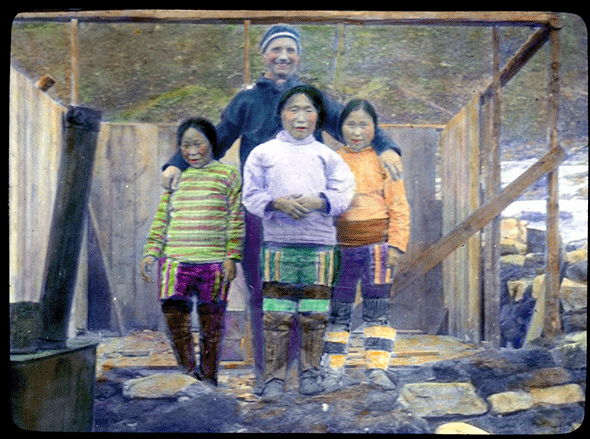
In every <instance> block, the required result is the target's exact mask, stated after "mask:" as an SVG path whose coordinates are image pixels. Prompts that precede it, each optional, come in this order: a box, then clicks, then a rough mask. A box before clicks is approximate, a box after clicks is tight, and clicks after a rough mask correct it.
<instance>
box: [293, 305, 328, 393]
mask: <svg viewBox="0 0 590 439" xmlns="http://www.w3.org/2000/svg"><path fill="white" fill-rule="evenodd" d="M327 324H328V316H327V315H326V314H324V313H309V314H299V327H300V328H301V353H300V358H299V392H300V393H303V394H305V395H315V394H317V393H320V392H323V391H324V388H323V386H322V377H321V373H320V372H321V371H320V360H321V358H322V353H323V350H324V336H325V334H326V326H327Z"/></svg>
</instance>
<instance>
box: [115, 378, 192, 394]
mask: <svg viewBox="0 0 590 439" xmlns="http://www.w3.org/2000/svg"><path fill="white" fill-rule="evenodd" d="M198 382H199V381H198V380H197V379H196V378H193V377H191V376H189V375H185V374H181V373H174V374H164V373H157V374H154V375H150V376H147V377H144V378H137V379H132V380H128V381H126V382H125V383H124V384H123V396H125V397H127V398H169V397H171V396H173V395H175V394H177V393H179V392H181V391H183V390H185V389H186V388H187V387H188V386H190V385H191V384H195V383H198Z"/></svg>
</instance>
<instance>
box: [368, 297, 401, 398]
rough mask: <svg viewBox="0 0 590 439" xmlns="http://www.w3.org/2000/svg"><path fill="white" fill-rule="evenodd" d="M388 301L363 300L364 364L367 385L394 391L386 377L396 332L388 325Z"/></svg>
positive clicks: (391, 382)
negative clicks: (367, 380)
mask: <svg viewBox="0 0 590 439" xmlns="http://www.w3.org/2000/svg"><path fill="white" fill-rule="evenodd" d="M390 303H391V301H390V299H389V298H382V299H363V320H364V321H365V328H364V349H365V362H366V363H365V364H366V368H367V377H368V378H369V385H370V386H372V387H377V388H380V389H383V390H392V389H395V383H394V382H393V381H392V380H391V378H390V377H389V376H388V375H387V373H386V370H387V367H388V366H389V359H390V357H391V353H392V352H393V345H394V341H395V334H396V330H395V329H393V328H391V327H390V326H389V325H388V320H389V318H388V316H389V309H390Z"/></svg>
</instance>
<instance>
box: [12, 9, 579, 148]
mask: <svg viewBox="0 0 590 439" xmlns="http://www.w3.org/2000/svg"><path fill="white" fill-rule="evenodd" d="M563 24H564V27H563V30H562V32H561V34H562V51H563V52H562V86H561V87H562V97H563V99H562V105H561V113H560V132H561V136H562V137H583V136H587V132H588V113H587V110H588V58H587V45H588V42H587V30H586V26H585V24H584V22H583V20H582V19H581V18H580V17H577V16H575V15H572V14H564V16H563ZM297 27H298V28H299V30H300V31H301V33H302V36H303V56H302V64H301V77H302V78H303V79H304V80H305V81H307V82H310V83H312V84H313V85H316V86H317V87H319V88H321V89H323V90H325V91H327V92H329V93H330V94H332V95H333V96H335V97H336V98H337V99H339V100H341V101H346V100H348V99H351V98H353V97H364V98H367V99H369V100H371V101H372V102H373V103H374V104H375V106H376V108H377V110H378V112H379V116H380V120H381V121H383V122H389V123H400V124H404V123H414V124H416V123H437V124H443V123H446V122H447V121H448V120H449V119H450V118H451V117H452V115H453V114H455V113H457V112H458V111H459V110H460V109H461V107H462V106H463V105H465V104H466V103H467V102H469V100H470V99H471V98H472V97H473V95H474V93H476V92H478V91H481V90H482V89H483V88H484V87H485V86H486V85H487V84H488V83H489V81H490V79H491V61H492V51H491V44H492V43H491V29H490V28H488V27H444V26H373V25H371V26H363V25H356V26H355V25H346V26H340V27H339V26H337V25H301V26H297ZM266 29H267V26H260V25H253V26H251V27H250V33H249V42H250V53H249V59H250V72H251V74H250V76H251V82H254V81H255V80H256V79H257V78H258V77H259V75H260V74H261V73H262V71H263V68H264V66H263V63H262V61H261V59H260V56H259V54H258V42H259V41H260V38H261V36H262V34H263V33H264V32H265V31H266ZM243 31H244V28H243V26H241V25H203V24H171V23H170V24H168V23H163V24H155V23H86V22H82V23H80V24H79V26H78V38H79V52H80V62H79V64H80V68H79V74H80V84H79V90H80V103H81V105H87V106H90V107H94V108H97V109H100V110H102V111H103V118H104V119H105V120H113V121H115V120H116V121H142V122H154V123H157V122H171V123H176V122H178V121H179V120H180V119H182V118H184V117H186V115H188V114H192V115H201V116H204V117H208V118H210V119H211V120H212V121H214V122H217V121H218V120H219V117H220V115H221V111H222V110H223V108H224V107H225V106H226V104H227V103H228V102H229V100H230V99H231V97H232V96H233V95H234V94H235V93H236V92H237V91H238V90H239V89H240V88H242V87H244V86H245V85H246V84H244V83H243V82H244V73H243V72H244V53H243V51H244V33H243ZM531 33H532V30H531V29H528V28H522V27H507V26H503V27H502V28H501V44H500V57H501V64H502V65H503V64H504V63H505V62H506V60H507V59H509V57H510V56H512V55H513V54H514V52H515V51H516V50H517V49H518V48H519V47H520V45H521V44H522V43H523V42H524V41H525V40H526V38H528V36H530V35H531ZM11 37H12V38H11V62H13V63H14V64H15V65H17V67H18V68H20V69H21V70H23V71H24V72H25V73H26V74H27V75H28V76H29V77H31V79H32V80H34V81H36V80H37V79H38V78H39V77H41V76H43V75H44V74H50V75H51V76H52V77H53V78H54V79H55V80H56V81H57V83H56V85H55V86H54V87H53V88H52V89H50V90H49V92H48V93H49V94H50V95H51V96H52V97H53V98H54V99H56V100H59V101H61V102H63V103H64V104H68V103H69V96H70V74H71V66H70V58H69V53H68V50H69V49H68V48H69V24H67V23H48V22H42V23H14V24H13V27H12V34H11ZM547 71H548V50H547V47H544V48H543V49H542V50H541V51H540V52H539V53H538V54H537V55H536V56H535V57H533V58H532V59H531V60H530V61H529V63H528V64H527V66H526V67H525V69H524V70H523V71H522V72H520V73H519V74H518V75H517V76H516V77H515V78H514V79H513V80H512V81H511V82H510V83H509V84H508V85H507V86H506V87H505V88H504V90H503V100H502V103H503V108H502V110H503V119H504V121H503V125H502V137H503V140H504V141H505V142H507V143H513V142H523V141H529V140H531V141H535V142H541V143H543V142H544V141H545V138H546V131H545V117H546V116H545V113H546V111H545V100H546V95H547V89H546V87H547Z"/></svg>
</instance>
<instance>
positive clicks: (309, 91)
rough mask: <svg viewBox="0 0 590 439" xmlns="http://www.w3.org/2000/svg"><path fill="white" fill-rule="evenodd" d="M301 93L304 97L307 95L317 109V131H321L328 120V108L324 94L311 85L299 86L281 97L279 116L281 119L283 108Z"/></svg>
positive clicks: (278, 109)
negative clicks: (325, 104) (292, 97)
mask: <svg viewBox="0 0 590 439" xmlns="http://www.w3.org/2000/svg"><path fill="white" fill-rule="evenodd" d="M299 93H303V94H304V95H306V96H307V97H308V98H309V100H310V101H311V103H312V104H313V106H314V107H315V109H316V110H317V112H318V121H317V123H316V125H315V129H316V130H319V129H320V128H321V127H322V126H323V125H324V121H325V120H326V107H325V106H324V98H323V97H322V92H320V91H319V90H318V89H317V88H315V87H313V86H311V85H307V84H303V85H297V86H295V87H293V88H291V89H289V90H287V91H286V92H285V93H284V94H283V96H281V99H280V101H279V106H278V107H277V115H278V116H279V118H280V117H281V111H283V107H284V106H285V104H286V103H287V101H288V100H289V98H290V97H291V96H294V95H296V94H299ZM279 120H280V119H279Z"/></svg>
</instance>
